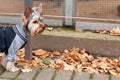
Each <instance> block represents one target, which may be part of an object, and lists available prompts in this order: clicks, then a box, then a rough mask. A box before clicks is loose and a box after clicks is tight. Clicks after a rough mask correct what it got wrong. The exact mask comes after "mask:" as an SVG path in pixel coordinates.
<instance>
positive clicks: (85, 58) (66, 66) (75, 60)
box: [17, 48, 120, 76]
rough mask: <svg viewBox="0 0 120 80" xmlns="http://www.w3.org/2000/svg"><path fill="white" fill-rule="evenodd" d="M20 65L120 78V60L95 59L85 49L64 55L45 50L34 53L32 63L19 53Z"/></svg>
mask: <svg viewBox="0 0 120 80" xmlns="http://www.w3.org/2000/svg"><path fill="white" fill-rule="evenodd" d="M18 56H19V58H20V60H19V61H18V62H17V64H19V65H24V66H35V67H43V68H55V69H62V70H70V71H84V72H89V73H103V74H112V75H117V76H120V59H113V58H107V57H93V56H92V55H90V54H88V53H87V52H86V51H85V49H82V50H80V49H79V48H72V49H70V50H67V49H65V50H64V52H63V53H60V52H58V51H53V52H49V51H46V50H43V49H37V50H34V51H33V59H32V61H26V60H25V59H24V52H23V51H20V52H19V55H18Z"/></svg>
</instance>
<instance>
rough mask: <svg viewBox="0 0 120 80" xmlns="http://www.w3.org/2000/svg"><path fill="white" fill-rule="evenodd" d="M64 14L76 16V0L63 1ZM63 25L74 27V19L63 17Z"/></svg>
mask: <svg viewBox="0 0 120 80" xmlns="http://www.w3.org/2000/svg"><path fill="white" fill-rule="evenodd" d="M64 4H65V5H64V16H69V17H75V16H76V0H65V1H64ZM63 25H64V26H72V27H75V19H73V18H64V22H63Z"/></svg>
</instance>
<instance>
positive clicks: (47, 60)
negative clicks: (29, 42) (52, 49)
mask: <svg viewBox="0 0 120 80" xmlns="http://www.w3.org/2000/svg"><path fill="white" fill-rule="evenodd" d="M51 60H52V59H51V58H44V59H43V63H44V64H50V61H51Z"/></svg>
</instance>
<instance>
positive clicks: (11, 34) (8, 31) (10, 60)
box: [0, 4, 47, 72]
mask: <svg viewBox="0 0 120 80" xmlns="http://www.w3.org/2000/svg"><path fill="white" fill-rule="evenodd" d="M42 20H43V17H42V4H40V5H39V6H38V7H33V8H31V7H29V6H28V7H27V8H26V9H25V11H24V13H23V15H22V22H21V23H20V24H17V25H15V26H12V27H0V52H2V53H3V52H5V54H6V55H5V56H4V57H3V59H2V61H1V64H2V66H3V67H4V68H5V69H6V70H7V71H11V72H15V71H19V68H17V67H16V66H15V61H16V60H18V58H17V56H16V53H17V52H18V51H19V49H21V48H22V47H24V45H25V44H26V43H27V32H29V33H30V34H31V35H32V36H36V35H37V34H40V33H42V32H43V31H44V30H45V28H46V26H47V25H46V24H44V23H43V22H42Z"/></svg>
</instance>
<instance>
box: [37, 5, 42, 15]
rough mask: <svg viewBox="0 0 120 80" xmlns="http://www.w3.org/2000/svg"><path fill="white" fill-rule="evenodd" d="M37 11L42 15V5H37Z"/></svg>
mask: <svg viewBox="0 0 120 80" xmlns="http://www.w3.org/2000/svg"><path fill="white" fill-rule="evenodd" d="M38 11H39V13H40V14H41V15H42V12H43V9H42V3H40V4H39V6H38Z"/></svg>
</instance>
